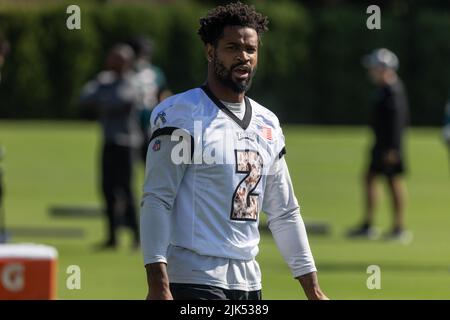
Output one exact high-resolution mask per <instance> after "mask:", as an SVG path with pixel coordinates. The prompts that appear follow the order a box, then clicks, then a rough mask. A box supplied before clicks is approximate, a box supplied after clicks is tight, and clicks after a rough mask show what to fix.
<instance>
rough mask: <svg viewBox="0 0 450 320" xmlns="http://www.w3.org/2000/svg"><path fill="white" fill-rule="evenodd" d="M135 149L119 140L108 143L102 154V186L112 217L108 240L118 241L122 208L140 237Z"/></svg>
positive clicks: (135, 234)
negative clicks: (120, 144) (121, 143)
mask: <svg viewBox="0 0 450 320" xmlns="http://www.w3.org/2000/svg"><path fill="white" fill-rule="evenodd" d="M134 152H135V150H134V149H133V148H130V147H124V146H119V145H116V144H105V145H104V146H103V154H102V190H103V196H104V198H105V202H106V215H107V217H108V231H109V238H108V243H110V244H115V243H116V230H117V227H118V221H117V216H118V215H117V213H119V212H118V211H119V210H120V211H122V212H120V213H121V214H122V216H123V218H124V219H125V220H124V221H125V223H126V225H127V226H128V227H130V228H131V230H132V231H133V233H134V240H135V241H136V242H138V241H139V233H138V225H137V216H136V207H135V202H134V196H133V179H132V172H133V156H134Z"/></svg>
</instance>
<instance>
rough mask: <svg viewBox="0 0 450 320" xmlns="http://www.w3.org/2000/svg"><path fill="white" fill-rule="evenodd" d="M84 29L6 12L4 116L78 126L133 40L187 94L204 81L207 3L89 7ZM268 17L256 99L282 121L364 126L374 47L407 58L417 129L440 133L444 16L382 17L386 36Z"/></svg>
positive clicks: (343, 10)
mask: <svg viewBox="0 0 450 320" xmlns="http://www.w3.org/2000/svg"><path fill="white" fill-rule="evenodd" d="M80 6H81V10H82V18H81V23H82V29H81V30H77V31H69V30H67V29H66V27H65V22H66V18H67V14H66V6H62V5H60V6H45V7H40V8H39V7H38V8H34V9H33V10H28V11H24V10H23V9H20V10H19V9H14V8H10V9H7V10H6V9H4V11H2V12H0V33H3V34H5V35H6V36H7V38H8V39H9V40H10V42H11V46H12V52H11V55H10V56H9V57H8V60H7V63H6V64H5V66H4V69H3V71H2V74H3V82H2V84H1V85H0V117H2V118H61V119H65V118H77V117H80V115H81V113H80V110H79V107H78V106H77V99H78V94H79V92H80V88H81V86H82V85H83V83H84V82H85V81H87V80H88V79H90V78H91V77H92V76H94V75H95V74H96V73H97V72H98V71H99V70H100V69H101V67H102V65H103V57H104V56H105V53H106V51H107V49H108V48H109V47H110V46H111V45H112V44H113V43H115V42H116V41H124V40H126V39H128V38H130V37H131V36H133V35H135V34H148V35H150V36H152V37H153V38H154V40H155V42H156V43H157V51H156V55H155V59H154V61H155V64H157V65H159V66H161V67H162V68H163V70H164V71H165V72H166V75H167V78H168V81H169V84H170V87H171V89H172V90H173V91H174V92H180V91H183V90H186V89H189V88H191V87H193V86H198V85H200V84H201V83H202V82H203V81H204V80H205V77H206V63H205V58H204V54H203V46H202V43H201V41H200V39H199V38H198V36H197V34H196V32H197V28H198V19H199V17H201V16H203V15H204V14H205V13H206V12H207V9H208V8H207V7H205V6H203V5H200V4H183V3H174V4H170V5H155V4H153V5H145V4H132V5H131V4H108V5H105V4H98V3H92V4H91V3H87V2H86V4H82V5H80ZM257 8H258V9H259V10H260V11H262V12H263V13H265V14H266V15H268V16H269V18H270V21H271V23H270V31H269V32H268V33H267V34H265V35H264V37H263V39H262V41H263V45H262V47H261V52H260V61H259V66H258V73H257V76H256V78H255V82H254V86H253V88H252V90H251V92H250V93H249V95H250V96H252V97H254V98H255V99H256V100H258V101H260V102H262V103H263V104H265V105H267V106H269V107H270V108H271V109H273V110H274V111H275V112H276V113H277V114H278V115H279V117H280V119H281V120H282V121H289V122H301V123H325V124H360V123H366V121H367V114H368V107H369V102H370V98H371V94H372V92H373V87H372V85H371V84H370V83H369V81H368V78H367V75H366V72H365V70H364V69H363V68H362V67H361V64H360V59H361V56H362V55H363V54H365V53H367V52H369V51H370V50H372V49H373V48H375V47H381V46H385V47H388V48H391V49H392V50H393V51H395V52H396V53H397V54H398V55H399V57H400V64H401V66H400V75H401V77H402V78H403V79H404V81H405V83H406V86H407V89H408V92H409V99H410V104H411V114H412V122H413V124H416V125H439V124H440V123H441V119H442V112H443V106H444V104H445V101H446V99H447V98H448V97H447V93H448V91H449V88H450V76H449V74H450V41H448V39H450V16H449V14H447V13H444V12H442V11H432V10H422V9H421V10H409V11H408V10H398V9H396V8H392V9H384V8H383V9H382V30H375V31H369V30H367V29H366V27H365V25H366V18H367V15H366V14H365V10H366V7H365V6H363V5H360V6H358V5H353V6H347V7H327V8H317V7H316V8H314V9H307V8H305V7H302V6H301V5H298V4H296V3H293V2H289V1H284V2H277V3H273V2H261V1H260V2H257Z"/></svg>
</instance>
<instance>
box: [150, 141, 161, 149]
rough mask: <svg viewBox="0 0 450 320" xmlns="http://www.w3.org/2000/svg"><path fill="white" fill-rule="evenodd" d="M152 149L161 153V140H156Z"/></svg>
mask: <svg viewBox="0 0 450 320" xmlns="http://www.w3.org/2000/svg"><path fill="white" fill-rule="evenodd" d="M152 149H153V151H159V149H161V140H155V144H153V147H152Z"/></svg>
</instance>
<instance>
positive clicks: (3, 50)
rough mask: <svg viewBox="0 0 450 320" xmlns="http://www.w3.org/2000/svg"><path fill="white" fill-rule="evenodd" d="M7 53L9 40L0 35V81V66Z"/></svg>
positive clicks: (0, 67) (0, 75) (0, 66)
mask: <svg viewBox="0 0 450 320" xmlns="http://www.w3.org/2000/svg"><path fill="white" fill-rule="evenodd" d="M8 53H9V42H8V40H6V39H5V38H3V37H2V36H1V35H0V83H1V82H2V67H3V64H4V63H5V59H6V56H7V55H8Z"/></svg>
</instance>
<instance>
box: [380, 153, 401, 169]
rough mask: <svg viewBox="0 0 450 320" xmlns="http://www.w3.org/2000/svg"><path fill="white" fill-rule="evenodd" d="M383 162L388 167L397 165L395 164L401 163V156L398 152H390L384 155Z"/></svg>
mask: <svg viewBox="0 0 450 320" xmlns="http://www.w3.org/2000/svg"><path fill="white" fill-rule="evenodd" d="M383 161H384V164H385V165H388V166H392V165H395V164H397V163H399V161H400V155H399V154H398V151H397V150H389V151H388V152H386V154H385V155H384V159H383Z"/></svg>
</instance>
